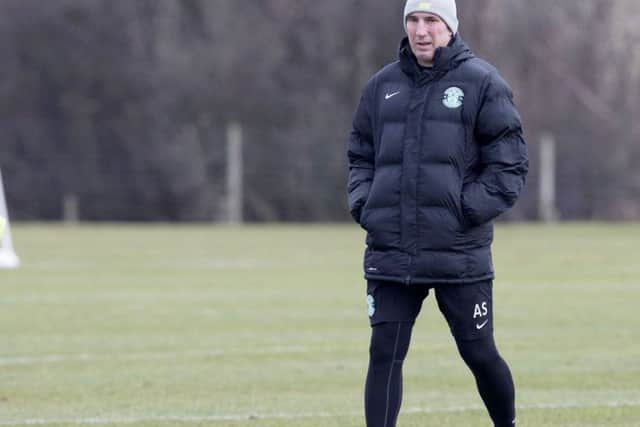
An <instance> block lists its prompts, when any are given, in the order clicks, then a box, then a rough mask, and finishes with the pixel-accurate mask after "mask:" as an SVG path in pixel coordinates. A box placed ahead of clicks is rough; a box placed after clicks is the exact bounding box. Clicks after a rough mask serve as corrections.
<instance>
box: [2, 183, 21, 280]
mask: <svg viewBox="0 0 640 427" xmlns="http://www.w3.org/2000/svg"><path fill="white" fill-rule="evenodd" d="M19 265H20V259H19V258H18V256H17V255H16V252H15V251H14V250H13V242H12V240H11V227H10V226H9V213H8V211H7V202H6V200H5V197H4V184H3V183H2V171H0V268H16V267H18V266H19Z"/></svg>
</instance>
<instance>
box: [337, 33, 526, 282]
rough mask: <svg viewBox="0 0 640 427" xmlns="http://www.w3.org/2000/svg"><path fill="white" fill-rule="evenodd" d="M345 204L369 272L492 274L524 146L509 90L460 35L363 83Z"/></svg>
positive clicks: (520, 181)
mask: <svg viewBox="0 0 640 427" xmlns="http://www.w3.org/2000/svg"><path fill="white" fill-rule="evenodd" d="M348 155H349V185H348V193H349V208H350V210H351V214H352V216H353V217H354V219H355V220H356V221H357V222H359V223H360V224H361V225H362V227H363V228H364V229H365V230H366V231H367V249H366V252H365V261H364V268H365V276H366V278H368V279H379V280H387V281H393V282H402V283H407V284H410V283H424V284H436V283H437V284H441V283H469V282H475V281H480V280H486V279H492V278H493V266H492V260H491V243H492V241H493V224H492V220H493V219H494V218H496V217H497V216H498V215H500V214H501V213H503V212H504V211H506V210H507V209H508V208H510V207H511V206H512V205H513V204H514V203H515V201H516V199H517V198H518V195H519V194H520V191H521V190H522V188H523V186H524V181H525V176H526V174H527V171H528V160H527V149H526V145H525V142H524V139H523V136H522V128H521V124H520V117H519V115H518V112H517V111H516V109H515V107H514V105H513V101H512V93H511V90H510V89H509V87H508V85H507V84H506V82H505V81H504V80H503V79H502V78H501V77H500V75H499V74H498V72H497V71H496V69H495V68H494V67H492V66H491V65H489V64H488V63H487V62H485V61H483V60H481V59H478V58H476V57H474V55H473V54H472V53H471V51H470V50H469V48H468V47H467V46H466V45H465V44H464V42H463V41H462V39H461V38H460V36H458V35H456V36H455V37H454V38H453V39H452V41H451V43H449V46H448V47H446V48H441V49H438V50H437V52H436V55H435V57H434V67H433V68H431V69H425V68H422V67H420V66H419V65H418V64H417V61H416V58H415V56H414V55H413V54H412V53H411V49H410V47H409V43H408V40H407V39H406V38H405V39H404V40H403V42H402V44H401V46H400V60H399V61H397V62H394V63H392V64H390V65H388V66H386V67H385V68H383V69H382V70H381V71H379V72H378V73H377V74H376V75H374V76H373V77H372V78H371V80H370V81H369V82H368V83H367V85H366V87H365V89H364V92H363V95H362V99H361V100H360V105H359V107H358V110H357V111H356V114H355V118H354V122H353V130H352V132H351V137H350V141H349V150H348Z"/></svg>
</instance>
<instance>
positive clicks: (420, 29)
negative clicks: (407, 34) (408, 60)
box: [416, 22, 428, 36]
mask: <svg viewBox="0 0 640 427" xmlns="http://www.w3.org/2000/svg"><path fill="white" fill-rule="evenodd" d="M427 30H428V27H427V25H426V24H425V23H423V22H420V23H418V26H417V27H416V35H418V36H426V35H427V32H428V31H427Z"/></svg>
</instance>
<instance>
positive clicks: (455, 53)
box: [398, 34, 474, 85]
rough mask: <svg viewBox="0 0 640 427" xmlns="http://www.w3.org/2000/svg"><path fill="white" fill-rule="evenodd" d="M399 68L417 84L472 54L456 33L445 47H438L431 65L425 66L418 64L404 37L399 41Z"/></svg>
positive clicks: (471, 56)
mask: <svg viewBox="0 0 640 427" xmlns="http://www.w3.org/2000/svg"><path fill="white" fill-rule="evenodd" d="M398 56H399V58H400V68H401V69H402V71H403V72H404V73H405V74H407V75H408V76H409V77H411V78H412V79H413V81H414V82H416V83H417V84H418V85H421V84H424V83H426V82H428V81H431V80H434V79H437V78H440V77H442V76H443V75H444V74H446V73H447V72H448V71H450V70H453V69H454V68H456V67H457V66H458V65H460V64H461V63H462V62H464V61H466V60H467V59H470V58H473V57H474V55H473V53H472V52H471V50H470V49H469V47H468V46H467V45H466V44H465V42H464V41H463V40H462V37H460V34H456V35H455V36H453V37H452V38H451V41H450V42H449V44H448V45H447V46H446V47H439V48H438V49H436V53H435V55H434V57H433V67H432V68H425V67H421V66H420V65H419V64H418V60H417V58H416V56H415V55H414V54H413V52H412V51H411V46H409V38H408V37H405V38H404V39H402V41H401V42H400V51H399V54H398Z"/></svg>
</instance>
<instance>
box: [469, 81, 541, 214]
mask: <svg viewBox="0 0 640 427" xmlns="http://www.w3.org/2000/svg"><path fill="white" fill-rule="evenodd" d="M475 138H476V140H477V141H478V143H479V144H480V152H479V170H478V176H477V178H476V179H475V180H474V181H473V182H470V183H468V184H466V185H465V186H464V187H463V190H462V200H461V202H462V209H463V212H464V215H465V218H466V219H467V221H468V222H469V224H470V225H471V226H476V225H480V224H484V223H486V222H488V221H491V220H493V219H494V218H496V217H497V216H498V215H500V214H501V213H503V212H505V211H506V210H508V209H509V208H510V207H511V206H513V204H514V203H515V202H516V200H517V199H518V196H519V195H520V192H521V191H522V188H523V187H524V183H525V179H526V175H527V172H528V170H529V161H528V155H527V147H526V144H525V141H524V138H523V135H522V125H521V122H520V115H519V114H518V112H517V111H516V108H515V106H514V104H513V94H512V92H511V89H510V88H509V86H508V85H507V83H506V82H505V81H504V80H503V79H502V78H501V77H500V76H499V75H498V74H497V72H494V73H492V74H491V75H490V77H489V78H488V81H487V83H486V86H485V90H484V95H483V96H482V99H481V104H480V109H479V111H478V115H477V119H476V126H475Z"/></svg>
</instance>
